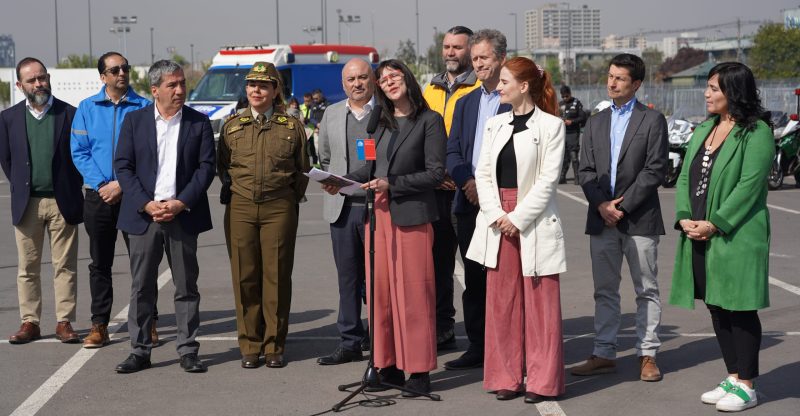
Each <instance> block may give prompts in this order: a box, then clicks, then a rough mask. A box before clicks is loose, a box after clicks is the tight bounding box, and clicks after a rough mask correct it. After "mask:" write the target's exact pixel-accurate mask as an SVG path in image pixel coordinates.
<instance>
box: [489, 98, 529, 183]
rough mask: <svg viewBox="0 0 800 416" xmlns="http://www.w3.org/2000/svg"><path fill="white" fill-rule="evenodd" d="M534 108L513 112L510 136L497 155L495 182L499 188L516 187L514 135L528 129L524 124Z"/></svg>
mask: <svg viewBox="0 0 800 416" xmlns="http://www.w3.org/2000/svg"><path fill="white" fill-rule="evenodd" d="M535 110H536V108H535V107H534V109H533V110H531V111H530V112H529V113H527V114H522V115H517V114H514V120H512V121H511V125H512V126H514V131H513V132H512V133H511V138H510V139H509V140H508V141H507V142H506V145H505V146H503V150H501V151H500V155H498V156H497V184H498V186H499V187H500V188H516V187H517V154H516V152H514V135H515V134H517V133H519V132H522V131H525V130H528V126H526V125H525V124H526V123H527V122H528V120H530V118H531V116H532V115H533V112H534V111H535Z"/></svg>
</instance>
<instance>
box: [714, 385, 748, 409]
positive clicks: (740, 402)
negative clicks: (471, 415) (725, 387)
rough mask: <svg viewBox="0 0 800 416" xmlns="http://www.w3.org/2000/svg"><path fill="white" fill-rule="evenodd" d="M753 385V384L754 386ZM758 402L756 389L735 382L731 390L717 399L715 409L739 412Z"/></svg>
mask: <svg viewBox="0 0 800 416" xmlns="http://www.w3.org/2000/svg"><path fill="white" fill-rule="evenodd" d="M754 387H755V386H754ZM757 404H758V398H757V397H756V390H755V389H751V388H750V387H747V386H745V385H744V384H742V383H741V382H738V381H737V382H736V384H734V386H733V387H732V388H731V391H729V392H728V394H726V395H725V396H723V397H722V398H721V399H719V401H717V410H720V411H723V412H740V411H742V410H745V409H749V408H751V407H755V405H757Z"/></svg>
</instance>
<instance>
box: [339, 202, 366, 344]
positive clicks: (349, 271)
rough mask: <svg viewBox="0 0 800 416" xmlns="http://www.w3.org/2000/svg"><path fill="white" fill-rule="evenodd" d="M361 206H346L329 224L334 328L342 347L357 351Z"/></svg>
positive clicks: (361, 272) (361, 335) (361, 273)
mask: <svg viewBox="0 0 800 416" xmlns="http://www.w3.org/2000/svg"><path fill="white" fill-rule="evenodd" d="M365 210H366V207H364V206H363V205H356V206H351V205H345V206H343V207H342V212H341V214H339V218H338V219H337V220H336V222H335V223H333V224H331V243H332V244H333V261H334V263H336V274H337V275H338V277H339V317H338V318H337V319H336V327H337V328H338V329H339V334H341V336H342V340H341V346H342V347H343V348H344V349H347V350H350V351H360V350H361V341H362V340H363V339H364V336H365V335H366V331H365V330H364V325H363V323H362V322H361V294H362V292H363V291H364V287H365V281H364V273H365V270H364V211H365Z"/></svg>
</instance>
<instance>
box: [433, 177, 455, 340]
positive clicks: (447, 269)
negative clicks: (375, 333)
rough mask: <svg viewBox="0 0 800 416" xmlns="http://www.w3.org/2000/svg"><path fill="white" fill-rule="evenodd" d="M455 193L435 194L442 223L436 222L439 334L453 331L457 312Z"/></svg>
mask: <svg viewBox="0 0 800 416" xmlns="http://www.w3.org/2000/svg"><path fill="white" fill-rule="evenodd" d="M454 196H455V191H443V190H436V203H437V210H438V212H439V220H437V221H435V222H433V223H432V224H431V225H432V226H433V272H434V274H435V278H436V331H437V332H442V331H447V330H450V329H452V328H453V325H454V324H455V316H456V308H455V306H453V271H454V270H455V267H456V248H457V246H458V241H457V240H456V231H455V229H454V228H453V221H452V218H451V216H452V206H453V197H454Z"/></svg>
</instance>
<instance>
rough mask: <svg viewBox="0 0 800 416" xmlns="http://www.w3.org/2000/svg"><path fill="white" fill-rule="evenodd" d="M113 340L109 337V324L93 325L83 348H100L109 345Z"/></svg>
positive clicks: (84, 340)
mask: <svg viewBox="0 0 800 416" xmlns="http://www.w3.org/2000/svg"><path fill="white" fill-rule="evenodd" d="M110 342H111V340H110V339H109V337H108V324H95V323H93V324H92V329H91V330H90V331H89V335H87V336H86V337H85V338H83V348H100V347H103V346H105V345H108V344H109V343H110Z"/></svg>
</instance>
